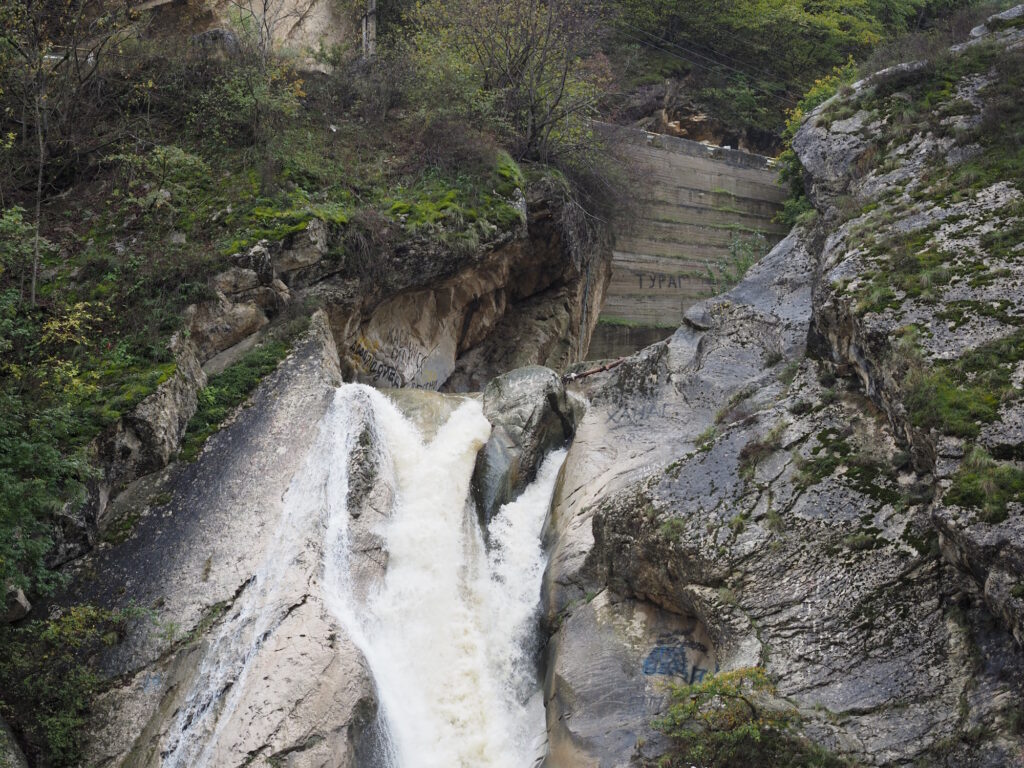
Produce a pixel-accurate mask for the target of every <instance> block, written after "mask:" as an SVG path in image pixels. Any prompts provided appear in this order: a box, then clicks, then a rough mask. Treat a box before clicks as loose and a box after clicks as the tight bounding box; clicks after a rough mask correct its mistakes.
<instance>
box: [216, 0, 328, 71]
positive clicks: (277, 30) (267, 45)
mask: <svg viewBox="0 0 1024 768" xmlns="http://www.w3.org/2000/svg"><path fill="white" fill-rule="evenodd" d="M316 3H317V0H231V7H232V9H233V10H234V12H235V15H236V16H237V23H238V24H239V26H240V27H241V30H240V31H241V32H242V33H243V34H244V35H245V36H246V37H247V41H246V42H248V43H249V44H250V45H251V46H252V48H253V52H254V53H255V56H256V60H257V63H258V64H259V66H260V68H261V69H262V70H266V68H267V67H268V66H269V64H270V61H271V59H272V58H273V56H274V50H275V46H276V45H277V44H278V43H279V42H280V38H281V37H283V36H284V35H285V34H286V33H287V32H288V31H290V30H291V29H294V28H295V27H296V26H298V25H299V24H301V23H302V22H303V21H305V20H306V18H308V17H309V14H310V12H311V11H312V10H313V7H314V6H315V5H316Z"/></svg>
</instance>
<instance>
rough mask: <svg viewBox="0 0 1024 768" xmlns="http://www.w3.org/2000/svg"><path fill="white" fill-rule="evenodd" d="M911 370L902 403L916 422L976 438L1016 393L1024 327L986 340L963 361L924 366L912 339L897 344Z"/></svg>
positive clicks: (1023, 345)
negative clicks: (1013, 377)
mask: <svg viewBox="0 0 1024 768" xmlns="http://www.w3.org/2000/svg"><path fill="white" fill-rule="evenodd" d="M897 354H899V355H901V356H902V358H901V364H903V365H905V366H906V368H907V375H906V383H905V385H904V389H905V395H904V401H905V403H906V406H907V412H908V415H909V417H910V421H911V423H912V424H914V426H917V427H922V428H925V429H937V430H939V431H941V432H945V433H946V434H950V435H956V436H958V437H967V438H971V437H976V436H977V435H978V433H979V432H980V431H981V426H980V425H981V424H983V423H988V422H991V421H994V420H995V418H996V417H997V416H998V413H999V406H1000V404H1001V403H1002V402H1003V401H1004V400H1009V399H1011V398H1014V397H1017V396H1018V394H1019V393H1018V392H1017V391H1016V390H1015V389H1014V388H1013V386H1012V384H1011V372H1012V370H1013V367H1014V366H1015V365H1016V364H1017V363H1018V362H1020V361H1021V360H1024V330H1017V331H1015V332H1013V333H1011V334H1009V335H1007V336H1005V337H1003V338H1002V339H998V340H996V341H993V342H990V343H988V344H984V345H982V346H981V347H978V348H977V349H975V350H972V351H971V352H968V353H967V354H965V355H964V356H963V357H961V358H960V359H959V360H954V361H951V362H948V363H939V364H937V365H936V366H935V367H929V366H928V365H926V364H925V363H924V362H923V360H922V358H921V355H920V353H919V352H917V351H916V350H915V349H914V348H913V340H912V338H911V339H910V340H909V341H905V342H904V343H903V344H902V345H900V346H899V347H898V348H897Z"/></svg>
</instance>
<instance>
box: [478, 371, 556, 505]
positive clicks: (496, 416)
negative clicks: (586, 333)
mask: <svg viewBox="0 0 1024 768" xmlns="http://www.w3.org/2000/svg"><path fill="white" fill-rule="evenodd" d="M483 409H484V415H485V416H486V417H487V419H488V420H489V421H490V422H491V424H492V425H493V426H494V429H493V430H492V432H491V437H490V439H488V441H487V444H486V445H485V446H484V447H483V449H482V450H481V451H480V454H479V456H478V457H477V463H476V468H475V470H474V473H473V492H474V495H475V496H476V498H477V504H478V507H479V509H480V510H481V513H482V515H483V518H484V520H485V521H489V520H490V519H491V518H492V517H493V516H494V515H495V514H496V513H497V511H498V510H499V509H500V508H501V506H502V505H504V504H507V503H508V502H510V501H512V500H513V499H515V498H516V497H517V496H518V495H519V494H520V493H522V491H523V490H524V489H525V488H526V486H527V485H528V484H529V483H530V481H532V480H533V478H534V477H535V476H536V473H537V469H538V468H539V467H540V463H541V461H543V459H544V456H545V455H546V454H547V453H548V452H550V451H552V450H554V449H556V448H558V447H560V446H562V445H564V444H565V443H566V442H567V441H568V440H569V439H570V438H571V437H572V435H573V431H574V422H573V417H574V414H573V411H572V408H571V406H570V405H569V402H568V400H567V399H566V393H565V387H564V386H563V385H562V380H561V378H560V377H559V376H558V374H556V373H555V372H554V371H552V370H550V369H548V368H541V367H539V366H533V367H531V368H520V369H518V370H515V371H511V372H510V373H506V374H504V375H503V376H499V377H497V378H496V379H494V380H493V381H491V383H490V384H488V385H487V389H486V390H484V400H483Z"/></svg>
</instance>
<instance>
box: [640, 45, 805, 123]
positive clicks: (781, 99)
mask: <svg viewBox="0 0 1024 768" xmlns="http://www.w3.org/2000/svg"><path fill="white" fill-rule="evenodd" d="M623 34H624V36H625V37H626V38H627V39H629V40H632V41H633V42H636V43H639V44H640V45H644V46H646V47H648V48H651V49H653V50H657V51H661V52H662V53H664V54H667V55H668V56H671V57H672V58H675V59H678V60H679V61H682V62H685V63H687V64H691V65H693V66H696V67H700V68H701V69H703V70H706V71H707V72H716V71H717V70H718V69H719V68H720V67H721V66H722V65H720V63H719V62H716V61H715V60H714V59H712V58H710V57H708V56H703V55H701V54H698V53H691V56H696V57H699V58H701V59H703V60H704V61H707V62H710V65H709V64H704V63H701V62H700V61H695V60H694V59H693V58H689V57H686V56H684V55H681V54H680V53H678V52H676V51H673V50H670V49H668V48H664V47H662V46H660V45H657V44H656V43H652V42H650V41H649V40H645V39H643V38H640V37H636V36H635V35H631V34H629V33H623ZM683 50H685V49H683ZM725 69H729V70H731V71H733V72H736V73H737V74H740V75H744V76H745V77H748V78H749V77H753V75H751V74H750V73H747V72H743V71H741V70H738V69H735V68H734V67H728V66H726V67H725ZM750 86H751V87H752V88H753V89H754V90H757V91H760V92H761V93H763V94H764V95H765V96H767V97H768V98H770V99H774V100H775V101H777V102H778V103H779V104H781V105H783V106H785V107H787V108H792V107H795V106H796V105H797V102H796V101H794V100H793V99H790V98H788V97H785V96H780V95H779V94H777V93H773V92H772V91H769V90H768V89H767V88H763V87H761V86H759V85H757V84H756V83H751V84H750Z"/></svg>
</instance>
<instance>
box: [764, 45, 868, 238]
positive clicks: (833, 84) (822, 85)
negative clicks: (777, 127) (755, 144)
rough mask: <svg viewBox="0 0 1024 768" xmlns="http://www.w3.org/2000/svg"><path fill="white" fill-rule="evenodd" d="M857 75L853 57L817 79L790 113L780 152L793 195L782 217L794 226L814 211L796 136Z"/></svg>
mask: <svg viewBox="0 0 1024 768" xmlns="http://www.w3.org/2000/svg"><path fill="white" fill-rule="evenodd" d="M856 79H857V68H856V65H855V64H854V61H853V59H852V58H851V59H850V60H849V61H847V62H846V64H844V65H843V66H837V67H834V68H833V69H832V71H831V72H829V73H828V74H827V75H825V76H824V77H821V78H819V79H817V80H815V81H814V83H813V84H812V85H811V87H810V88H809V89H808V90H807V92H806V93H805V94H804V96H803V98H802V99H800V102H799V103H798V104H797V105H796V107H794V108H793V109H792V110H790V112H789V114H788V115H787V116H786V125H785V127H784V128H783V131H782V139H783V142H784V144H785V149H784V150H783V152H782V154H781V155H780V156H779V179H780V180H781V181H782V183H783V184H784V185H785V186H787V187H788V188H789V197H788V198H787V199H786V201H785V202H784V203H783V208H782V211H781V212H780V213H779V215H778V220H779V221H780V222H782V223H784V224H788V225H790V226H793V225H795V224H798V223H803V222H804V221H806V220H807V218H808V216H809V215H810V214H811V213H812V212H813V211H814V207H813V206H812V205H811V201H810V200H808V198H807V193H806V191H805V190H804V169H803V166H802V165H801V164H800V159H799V158H798V157H797V156H796V152H794V151H793V148H792V146H791V145H792V142H793V137H794V136H796V133H797V131H799V130H800V126H801V125H803V122H804V120H806V119H807V115H809V114H810V113H811V112H813V111H814V110H815V109H817V108H818V107H819V106H821V105H822V104H824V103H825V102H826V101H828V100H829V99H830V98H832V97H833V96H835V95H836V94H837V93H838V92H839V89H840V88H842V87H843V86H844V85H849V84H850V83H852V82H853V81H854V80H856Z"/></svg>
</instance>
